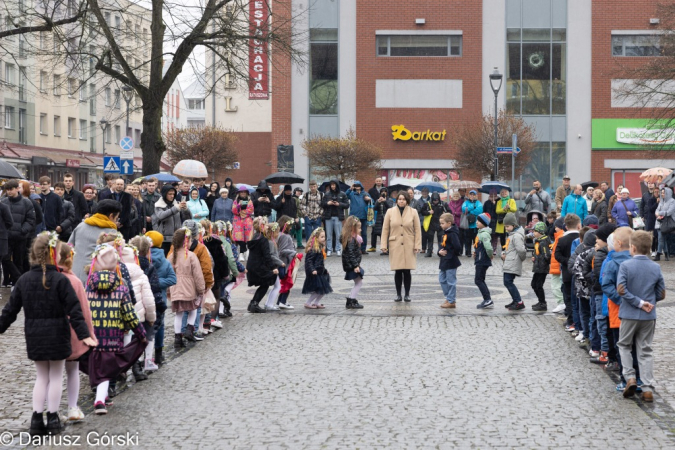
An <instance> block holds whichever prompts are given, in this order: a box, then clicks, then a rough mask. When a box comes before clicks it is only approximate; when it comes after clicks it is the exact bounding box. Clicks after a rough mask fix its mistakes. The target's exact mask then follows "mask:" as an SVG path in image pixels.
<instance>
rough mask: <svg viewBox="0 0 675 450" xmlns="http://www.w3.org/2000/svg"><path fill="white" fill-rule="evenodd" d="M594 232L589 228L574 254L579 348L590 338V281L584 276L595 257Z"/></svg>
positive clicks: (585, 344)
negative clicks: (575, 255)
mask: <svg viewBox="0 0 675 450" xmlns="http://www.w3.org/2000/svg"><path fill="white" fill-rule="evenodd" d="M587 218H588V217H587ZM595 242H596V239H595V230H594V229H592V228H589V230H588V231H586V233H585V234H584V241H583V243H582V244H581V245H579V246H578V247H577V248H576V250H575V253H576V254H577V257H576V260H575V262H574V265H573V266H572V272H573V273H574V288H575V289H576V291H575V292H576V297H577V302H578V305H579V306H578V310H579V312H578V314H579V322H580V331H579V335H577V337H576V340H577V342H579V345H580V346H581V347H585V346H587V345H588V340H589V339H590V338H591V330H590V317H591V280H590V279H589V278H587V277H585V276H584V273H586V274H588V267H590V266H591V264H592V262H593V256H594V255H595Z"/></svg>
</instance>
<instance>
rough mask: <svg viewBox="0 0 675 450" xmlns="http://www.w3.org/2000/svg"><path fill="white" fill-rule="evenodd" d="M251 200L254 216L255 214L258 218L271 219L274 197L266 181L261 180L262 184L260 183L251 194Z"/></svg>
mask: <svg viewBox="0 0 675 450" xmlns="http://www.w3.org/2000/svg"><path fill="white" fill-rule="evenodd" d="M251 200H253V214H255V216H256V217H258V216H264V217H269V216H270V214H272V206H273V205H274V197H273V196H272V191H271V190H270V188H269V186H268V185H267V182H266V181H265V180H261V181H260V183H258V188H257V189H256V190H255V192H254V193H253V194H251Z"/></svg>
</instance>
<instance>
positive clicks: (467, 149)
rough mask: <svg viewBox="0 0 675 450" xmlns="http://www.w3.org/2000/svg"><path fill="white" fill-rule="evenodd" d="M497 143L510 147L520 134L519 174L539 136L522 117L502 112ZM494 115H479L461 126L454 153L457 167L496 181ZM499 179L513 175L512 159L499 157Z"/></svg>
mask: <svg viewBox="0 0 675 450" xmlns="http://www.w3.org/2000/svg"><path fill="white" fill-rule="evenodd" d="M497 124H498V135H497V142H498V146H500V147H510V146H511V139H512V136H513V135H514V134H516V135H518V147H519V148H520V149H521V152H520V153H519V154H518V156H517V157H516V158H515V160H516V176H519V175H520V174H521V173H522V171H523V169H524V168H525V167H526V166H527V164H528V163H529V161H530V158H531V151H532V149H534V146H535V142H536V136H535V130H534V128H533V126H532V125H527V124H526V123H525V122H524V121H523V119H522V118H520V117H516V116H512V115H508V114H506V113H504V111H500V112H499V117H498V119H497ZM494 139H495V134H494V116H490V115H486V116H478V117H476V119H475V120H472V121H470V122H469V123H468V124H467V125H465V126H464V127H463V128H461V129H460V130H459V131H458V132H457V134H456V135H455V136H454V139H453V140H454V144H455V146H456V147H457V153H456V154H455V162H456V168H457V169H460V170H466V171H469V172H471V173H474V174H476V175H477V176H480V177H481V178H488V177H489V178H490V179H492V180H494V161H495V156H494V151H495V145H494ZM498 158H499V174H498V178H499V179H502V180H505V179H510V178H511V158H510V157H509V158H506V157H499V156H498Z"/></svg>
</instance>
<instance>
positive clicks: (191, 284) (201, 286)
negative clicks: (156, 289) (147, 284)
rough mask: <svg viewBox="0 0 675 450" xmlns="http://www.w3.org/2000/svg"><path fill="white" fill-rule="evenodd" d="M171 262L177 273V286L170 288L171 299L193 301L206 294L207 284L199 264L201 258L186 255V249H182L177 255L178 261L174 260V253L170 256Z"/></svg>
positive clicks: (189, 253) (173, 300) (190, 253)
mask: <svg viewBox="0 0 675 450" xmlns="http://www.w3.org/2000/svg"><path fill="white" fill-rule="evenodd" d="M168 259H169V262H170V263H171V267H173V270H174V272H176V280H177V282H176V284H174V285H173V286H171V287H170V288H169V298H170V299H171V301H172V302H175V301H193V300H194V299H195V298H197V296H198V295H202V294H204V292H206V283H205V282H204V274H203V273H202V267H201V265H200V264H199V258H197V255H195V254H194V253H192V252H190V251H188V252H187V256H186V255H185V249H184V248H181V249H179V250H178V253H177V254H176V261H175V262H174V260H173V251H171V252H169V254H168Z"/></svg>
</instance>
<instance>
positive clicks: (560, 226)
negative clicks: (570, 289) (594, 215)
mask: <svg viewBox="0 0 675 450" xmlns="http://www.w3.org/2000/svg"><path fill="white" fill-rule="evenodd" d="M564 228H565V222H564V221H563V219H562V218H558V219H556V220H555V222H554V229H555V232H554V234H553V245H552V246H551V266H550V269H549V271H548V273H550V274H551V291H552V292H553V296H554V297H555V300H556V303H557V305H556V307H555V308H554V309H553V312H554V313H559V314H562V313H563V312H564V311H565V299H564V297H563V293H562V272H561V270H560V263H559V262H558V260H557V259H556V258H555V249H556V247H557V246H558V240H560V238H561V237H563V235H564V234H565V230H564Z"/></svg>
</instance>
